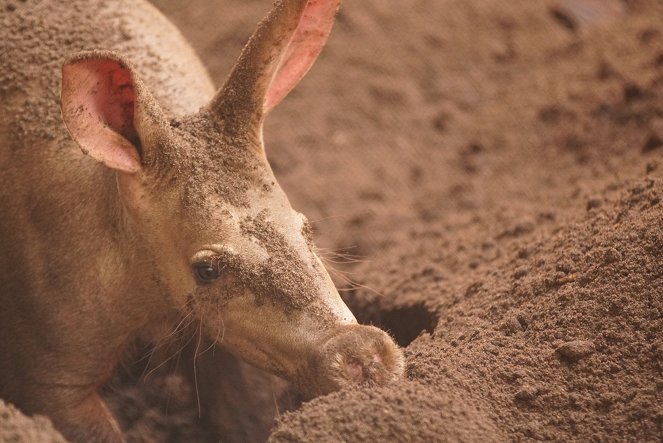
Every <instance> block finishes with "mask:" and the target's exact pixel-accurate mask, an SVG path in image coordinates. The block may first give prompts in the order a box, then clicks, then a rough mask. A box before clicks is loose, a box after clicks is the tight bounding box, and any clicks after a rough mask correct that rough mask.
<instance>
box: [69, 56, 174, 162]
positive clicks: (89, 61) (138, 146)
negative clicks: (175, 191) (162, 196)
mask: <svg viewBox="0 0 663 443" xmlns="http://www.w3.org/2000/svg"><path fill="white" fill-rule="evenodd" d="M60 108H61V111H62V118H63V120H64V123H65V125H66V126H67V129H68V131H69V133H70V134H71V137H72V138H73V139H74V140H75V141H76V142H77V143H78V144H79V145H80V147H81V149H82V150H83V152H85V153H86V154H88V155H90V156H91V157H93V158H94V159H96V160H97V161H100V162H102V163H104V164H105V165H106V166H108V167H109V168H112V169H115V170H118V171H122V172H127V173H136V172H138V171H139V170H140V169H141V167H142V164H143V160H144V158H143V157H144V155H145V152H144V151H143V149H144V146H145V138H146V137H147V136H148V135H149V133H150V132H151V129H153V128H154V127H155V126H156V125H158V124H159V122H160V121H161V120H162V119H163V117H162V116H161V115H162V114H161V110H160V109H159V107H158V105H157V104H156V102H155V101H154V99H153V98H152V96H151V95H150V94H149V92H148V91H147V90H146V89H145V87H144V86H143V84H142V82H141V81H140V80H139V79H138V78H137V77H136V75H135V73H134V71H133V69H132V68H131V67H130V66H129V65H128V64H127V63H126V62H125V61H124V60H123V59H122V58H121V57H120V56H119V55H117V54H115V53H112V52H101V51H91V52H82V53H79V54H77V55H75V56H73V57H72V58H69V59H68V60H67V61H66V62H65V63H64V65H63V66H62V90H61V95H60Z"/></svg>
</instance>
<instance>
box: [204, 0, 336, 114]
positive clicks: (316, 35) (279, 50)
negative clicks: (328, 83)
mask: <svg viewBox="0 0 663 443" xmlns="http://www.w3.org/2000/svg"><path fill="white" fill-rule="evenodd" d="M340 3H341V0H278V1H277V2H276V3H275V5H274V8H273V9H272V11H271V12H270V13H269V15H268V16H267V18H265V19H264V20H263V21H262V22H261V23H260V24H259V25H258V29H257V30H256V31H255V32H254V34H253V36H252V37H251V39H250V40H249V42H248V43H247V44H246V46H245V47H244V50H243V51H242V54H241V55H240V57H239V60H238V61H237V63H236V64H235V67H234V68H233V70H232V72H231V74H230V76H229V77H228V79H227V80H226V83H225V84H224V86H223V87H222V88H221V89H220V90H219V92H218V93H217V95H216V97H215V98H214V100H213V102H212V104H211V107H210V108H211V111H212V112H215V113H216V114H217V115H219V116H221V117H222V118H224V119H227V118H232V116H237V117H239V118H242V119H246V118H247V117H248V118H252V119H255V120H257V121H259V122H262V120H263V119H264V117H265V116H266V115H267V114H268V113H269V112H270V111H271V110H272V109H273V108H274V107H275V106H276V105H277V104H278V103H279V102H280V101H281V100H282V99H283V98H284V97H285V96H286V95H287V94H288V93H289V92H290V90H291V89H292V88H294V87H295V85H297V83H299V81H300V80H301V79H302V77H304V75H305V74H306V73H307V72H308V70H309V68H310V67H311V65H312V64H313V62H314V61H315V59H316V58H317V57H318V54H319V53H320V51H321V50H322V47H323V46H324V44H325V42H326V41H327V37H328V36H329V33H330V32H331V28H332V25H333V24H334V18H335V15H336V11H337V10H338V7H339V5H340ZM247 114H248V115H247Z"/></svg>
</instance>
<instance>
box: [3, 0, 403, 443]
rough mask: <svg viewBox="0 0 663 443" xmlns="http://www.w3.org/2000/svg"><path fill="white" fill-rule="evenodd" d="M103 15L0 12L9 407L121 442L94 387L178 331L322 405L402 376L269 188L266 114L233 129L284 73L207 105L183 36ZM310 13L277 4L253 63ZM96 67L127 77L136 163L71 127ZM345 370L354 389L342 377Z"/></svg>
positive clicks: (206, 85)
mask: <svg viewBox="0 0 663 443" xmlns="http://www.w3.org/2000/svg"><path fill="white" fill-rule="evenodd" d="M105 3H107V2H101V1H83V0H75V1H70V2H57V1H53V2H36V1H32V0H28V1H26V2H25V3H18V4H17V7H16V8H15V9H13V10H11V11H10V9H9V8H0V10H1V11H2V12H0V19H1V20H0V22H1V23H3V26H2V27H0V41H2V42H3V44H5V45H8V50H3V49H5V48H0V53H2V54H3V57H5V59H4V60H3V63H2V65H0V85H2V86H0V101H2V103H3V107H2V108H1V109H0V183H1V184H2V186H1V187H0V304H1V306H2V308H1V309H0V324H2V325H3V326H2V328H3V332H2V336H1V337H0V397H2V398H5V399H7V400H9V401H11V402H13V403H16V404H17V405H18V406H19V407H20V408H22V409H23V410H24V411H26V412H28V413H35V412H39V413H45V414H47V415H49V416H50V417H51V418H52V419H53V421H54V423H55V424H56V426H57V427H58V428H59V429H60V430H61V431H62V432H63V433H64V434H65V435H66V436H67V437H68V438H70V439H72V440H74V441H122V437H121V433H120V431H119V430H118V428H117V425H116V423H115V421H114V420H113V418H112V416H111V414H110V413H109V412H108V410H107V409H106V407H105V405H104V404H103V402H102V400H101V399H100V398H99V396H98V394H97V391H98V389H99V387H100V386H102V385H103V383H104V382H105V381H106V380H107V379H108V377H109V376H110V375H111V373H112V372H113V369H114V367H115V365H116V364H117V361H118V359H119V358H120V356H121V355H122V353H123V350H124V349H125V347H126V346H127V344H128V343H130V342H131V341H132V340H133V339H134V338H135V337H136V336H137V335H138V334H142V333H145V331H151V330H158V329H163V325H164V324H166V325H176V324H177V322H178V321H180V319H181V318H182V317H187V316H191V318H194V319H195V321H198V322H201V323H202V326H201V328H203V330H205V331H206V332H207V333H208V335H209V336H210V337H211V338H212V339H213V338H214V337H220V336H222V337H224V338H223V342H222V343H220V344H221V345H222V346H224V347H226V348H227V349H228V350H229V351H231V352H232V353H233V354H235V355H238V356H240V357H241V358H244V359H246V360H247V361H249V362H251V363H253V364H255V365H257V366H259V367H262V368H265V369H268V370H270V371H272V372H274V373H277V374H279V375H282V376H284V377H286V378H288V379H290V380H292V381H294V382H295V383H296V384H298V385H299V386H300V387H301V388H302V389H303V390H304V391H307V392H309V393H311V394H318V393H325V392H330V391H331V390H334V389H338V388H341V387H343V386H345V385H347V384H352V383H356V382H358V381H362V382H369V383H373V382H375V383H384V382H387V381H388V380H389V379H391V378H393V377H398V376H400V375H401V374H402V372H403V363H402V355H401V352H400V350H399V349H398V347H397V346H396V345H395V344H394V343H393V341H392V340H391V339H390V338H389V337H388V336H387V335H386V334H385V333H384V332H382V331H379V330H378V329H375V328H370V327H363V326H356V325H354V323H355V320H354V317H353V316H352V314H351V313H350V312H349V310H348V309H347V307H345V305H344V304H343V303H342V301H341V299H340V297H339V296H338V293H337V292H336V289H335V288H334V286H333V284H332V282H331V280H330V278H329V276H328V275H327V272H326V271H325V269H324V267H323V265H322V264H321V262H320V260H319V259H318V258H317V256H316V255H315V253H314V252H313V251H312V250H311V245H310V239H309V238H308V237H307V236H306V235H304V233H305V232H306V229H305V225H306V222H305V219H303V218H302V216H301V215H300V214H298V213H296V212H295V211H293V210H292V208H291V207H290V205H289V203H288V201H287V198H286V197H285V195H284V194H283V192H282V191H281V189H280V188H279V187H278V185H277V184H276V181H275V179H274V176H273V174H272V172H271V169H270V168H269V165H268V164H267V161H266V158H265V155H264V150H263V146H262V127H261V122H262V119H263V118H264V115H263V111H262V110H259V111H256V113H255V115H254V117H247V118H245V119H238V118H237V115H240V114H242V113H241V112H240V111H245V110H247V109H253V108H256V107H259V106H260V105H259V104H257V103H256V100H258V98H259V97H260V96H261V95H263V94H264V85H263V83H264V82H265V81H267V80H265V78H266V77H265V76H268V77H269V76H270V75H271V73H272V72H273V69H276V68H275V67H274V66H272V67H269V66H264V65H265V63H262V65H261V66H263V67H262V68H260V69H263V70H262V71H260V70H259V71H257V72H256V71H254V70H253V69H249V70H246V69H243V68H241V67H240V68H236V69H235V70H234V71H233V72H234V74H233V75H232V76H231V77H230V79H229V81H228V82H227V83H226V87H225V88H224V89H223V90H222V91H221V92H220V93H219V94H220V95H217V98H216V99H215V100H214V102H213V105H210V106H207V107H205V106H204V105H205V104H206V103H208V102H210V100H211V99H212V96H213V92H214V91H213V89H212V87H211V82H210V80H209V78H208V76H207V74H206V73H205V71H204V69H203V67H202V64H201V63H200V61H199V60H198V59H197V57H196V56H195V55H194V54H193V52H192V51H191V49H190V48H189V46H188V45H187V44H186V43H185V42H184V41H183V39H182V38H181V36H180V35H179V33H178V32H177V30H176V29H174V28H173V26H172V25H171V24H170V23H169V22H168V21H167V20H166V19H164V17H163V16H161V14H160V13H158V12H157V11H156V10H155V9H154V8H153V7H152V6H150V5H149V4H147V3H146V2H143V1H129V0H120V1H116V2H112V5H109V6H104V5H105ZM305 5H306V1H304V0H291V1H284V2H279V3H278V4H277V6H276V7H275V9H274V12H273V13H272V14H271V15H270V17H269V18H268V20H267V21H266V22H263V25H262V26H265V24H266V25H268V26H269V29H271V31H270V32H264V29H267V28H264V27H262V28H259V31H258V32H257V33H256V35H254V37H253V38H252V41H251V43H250V45H249V46H247V48H248V49H246V50H245V52H244V53H243V54H244V55H243V57H244V59H247V57H248V60H249V61H252V60H253V59H252V58H251V54H252V53H253V52H255V51H253V50H252V49H251V48H263V49H262V50H260V51H258V54H260V57H264V55H265V54H264V52H263V51H264V50H265V49H264V48H268V47H270V45H268V44H266V42H267V43H268V42H269V41H271V40H270V39H271V38H274V37H275V36H278V37H279V38H283V37H282V36H284V35H285V36H286V37H287V35H288V32H292V27H293V26H294V25H293V23H295V24H296V20H293V17H296V16H299V15H300V14H301V11H302V9H303V8H304V6H305ZM284 14H285V15H284ZM261 29H262V30H263V31H261ZM261 36H262V37H261ZM261 38H263V39H264V38H267V39H268V40H266V41H262V43H261V40H260V39H261ZM281 46H283V45H281ZM271 47H275V46H274V45H271ZM100 49H101V50H104V51H106V52H100V51H99V50H100ZM82 50H87V51H88V52H84V53H80V51H82ZM108 51H112V52H108ZM77 53H78V55H76V56H74V57H73V58H71V56H72V55H74V54H77ZM247 54H248V55H247ZM101 59H103V60H111V61H113V62H117V66H118V69H122V70H126V72H124V71H123V72H124V74H123V75H124V76H125V77H126V78H130V79H133V80H132V81H133V88H134V90H135V91H134V92H135V109H134V111H133V112H134V114H132V115H134V117H133V124H134V126H135V127H134V128H132V129H131V130H130V131H124V130H123V131H121V133H120V136H122V137H129V139H133V138H135V140H129V139H124V141H123V142H122V143H121V145H122V146H123V147H124V148H126V149H133V148H132V146H133V145H135V144H136V143H138V142H140V146H137V147H136V154H135V155H134V157H128V158H133V159H134V161H136V162H140V163H136V164H135V165H134V166H135V168H134V169H133V170H125V171H120V170H113V169H111V168H109V167H106V166H105V165H103V164H102V163H99V162H97V161H95V160H94V159H93V158H91V157H89V156H86V155H84V154H83V152H81V149H79V147H78V146H77V145H76V143H74V142H73V141H72V140H71V139H70V138H69V136H68V134H67V131H66V130H65V127H64V125H63V124H62V122H61V120H60V103H59V101H58V94H57V91H59V90H60V73H61V67H62V65H63V63H65V69H64V70H63V71H62V73H63V75H64V76H65V78H67V79H70V78H72V77H73V78H74V80H76V76H77V75H84V74H80V73H79V71H77V70H76V69H71V70H69V71H67V69H66V68H67V67H69V68H76V67H77V66H78V67H81V66H84V65H77V63H86V62H87V61H92V62H94V60H101ZM65 60H68V61H66V62H65ZM261 60H262V59H261ZM270 60H272V63H278V57H276V58H274V57H272V59H270ZM263 61H264V60H263ZM246 63H248V62H246ZM249 65H250V66H254V67H255V66H256V65H255V64H253V65H251V64H249ZM275 66H277V65H275ZM237 72H239V73H240V74H241V75H240V74H237ZM256 76H257V77H256ZM269 78H271V77H269ZM79 80H80V78H79ZM83 84H84V83H82V82H78V83H76V82H75V81H74V83H67V85H65V86H66V87H65V88H63V95H62V97H63V103H62V109H63V112H64V114H65V116H64V117H65V121H67V125H68V127H69V129H70V131H71V132H72V136H73V137H74V138H76V139H77V141H78V142H79V143H80V144H81V148H83V150H85V151H87V150H88V146H89V143H90V140H89V137H88V135H89V133H90V132H89V129H90V127H88V126H85V125H88V124H98V122H96V121H94V120H91V121H88V122H81V121H80V120H77V119H79V118H82V117H84V116H85V112H87V111H88V110H87V109H85V107H84V106H83V107H78V108H76V107H71V106H68V105H69V104H70V103H71V100H73V99H75V97H76V94H73V95H72V94H70V93H71V92H72V91H73V92H76V89H75V88H76V87H77V85H83ZM229 85H230V86H229ZM232 85H235V86H234V87H231V86H232ZM251 85H253V86H251ZM81 87H82V86H81ZM68 88H69V89H68ZM71 88H74V89H71ZM229 88H230V89H232V90H231V91H229ZM224 91H225V92H224ZM242 91H245V92H246V93H245V94H243V93H242ZM261 91H263V92H261ZM231 96H232V99H227V97H231ZM72 97H74V98H72ZM219 97H226V99H220V98H219ZM233 106H234V108H233ZM201 107H202V109H201V110H200V111H199V112H198V109H199V108H201ZM252 107H253V108H252ZM243 115H245V116H246V114H243ZM231 116H232V118H231ZM130 123H131V122H130ZM77 125H78V126H77ZM81 134H84V135H85V136H81ZM127 134H134V135H135V137H134V136H133V135H132V136H128V135H127ZM114 137H115V136H114ZM115 140H117V137H116V138H115ZM125 142H126V143H125ZM98 148H99V149H102V150H103V149H104V146H103V143H102V144H101V145H100V147H99V146H98ZM95 149H96V148H95ZM90 154H91V155H93V156H94V155H97V154H96V151H95V152H91V153H90ZM132 155H133V154H132ZM139 157H140V159H139ZM111 166H113V165H112V164H111ZM224 168H225V169H224ZM129 169H130V168H129ZM201 260H202V261H209V262H210V263H213V264H214V265H215V266H219V267H220V268H221V269H222V275H221V277H220V278H219V279H218V280H217V281H215V282H214V283H212V284H209V285H200V284H197V283H196V280H195V278H194V271H193V269H192V266H195V265H196V263H198V262H200V261H201ZM167 329H168V328H167ZM220 331H223V334H220ZM323 345H324V346H323ZM350 347H352V348H353V349H350ZM321 348H322V349H323V351H321ZM348 359H352V362H353V363H352V364H355V365H356V364H358V365H359V366H358V367H359V369H360V370H361V373H362V374H363V375H362V380H356V379H355V378H356V377H354V378H353V377H352V376H348V371H347V361H348ZM309 363H310V364H309ZM353 371H354V372H356V368H354V367H353ZM207 372H213V371H210V370H208V371H207ZM351 372H352V371H351ZM219 376H223V374H219ZM212 403H213V402H212Z"/></svg>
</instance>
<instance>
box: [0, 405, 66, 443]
mask: <svg viewBox="0 0 663 443" xmlns="http://www.w3.org/2000/svg"><path fill="white" fill-rule="evenodd" d="M0 441H2V442H17V443H20V442H26V443H27V442H37V441H38V442H43V443H66V440H65V439H64V437H62V435H60V433H59V432H58V431H56V430H55V429H54V428H53V425H52V424H51V421H50V420H49V419H48V418H46V417H42V416H34V417H27V416H25V415H23V414H22V413H21V411H19V410H18V409H16V408H15V407H13V406H12V405H8V404H6V403H5V402H3V401H2V400H0Z"/></svg>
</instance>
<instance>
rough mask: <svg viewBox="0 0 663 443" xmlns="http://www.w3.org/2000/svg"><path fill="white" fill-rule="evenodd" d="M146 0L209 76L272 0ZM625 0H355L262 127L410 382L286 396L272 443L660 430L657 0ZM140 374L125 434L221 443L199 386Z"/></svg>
mask: <svg viewBox="0 0 663 443" xmlns="http://www.w3.org/2000/svg"><path fill="white" fill-rule="evenodd" d="M155 3H156V4H157V6H158V7H159V8H160V9H161V10H162V11H164V12H165V13H166V15H168V16H169V17H170V18H171V19H172V20H173V21H174V22H175V23H176V24H177V25H178V26H179V27H180V29H181V30H182V31H183V33H184V34H185V36H187V37H188V38H189V39H190V41H191V42H192V44H193V45H194V47H195V48H196V50H197V51H198V53H199V54H200V55H201V58H202V59H203V61H204V62H205V63H206V65H207V66H208V67H209V69H210V72H211V73H212V75H213V78H215V79H217V81H218V83H221V82H222V80H223V78H224V76H225V75H226V73H227V72H228V70H229V69H230V67H231V66H232V64H233V62H234V59H235V58H236V56H237V54H238V52H239V50H240V48H241V46H242V45H243V43H244V42H245V41H246V38H247V37H248V35H249V34H250V32H251V31H252V29H253V27H254V26H255V23H256V22H257V21H258V20H259V19H260V17H262V16H263V15H264V13H265V12H266V11H267V9H268V8H269V4H268V3H269V2H265V1H262V0H250V1H249V0H193V1H191V2H187V4H186V6H184V4H183V3H182V2H177V1H174V0H156V1H155ZM561 3H564V2H561ZM613 4H614V5H616V8H614V9H611V10H610V11H609V13H606V14H605V16H598V17H594V18H593V19H592V18H591V17H590V18H589V19H587V20H585V19H584V18H578V16H574V15H573V14H570V13H568V12H566V10H565V9H564V8H553V7H552V6H551V5H552V2H546V1H537V2H533V1H530V0H513V1H505V0H416V1H412V2H407V5H400V2H388V1H383V0H364V1H346V2H345V4H344V6H343V9H342V12H341V13H340V15H339V17H338V23H337V26H336V28H335V30H334V32H333V34H332V37H331V40H330V42H329V45H328V47H327V48H326V50H325V51H324V52H323V54H322V56H321V58H320V60H319V62H318V63H317V64H316V65H315V66H314V68H313V70H312V71H311V72H310V74H309V75H308V77H307V78H306V79H305V80H304V81H303V82H302V83H301V85H300V86H299V87H298V88H297V89H296V90H295V91H294V92H293V93H292V94H291V96H289V97H288V98H287V99H286V100H285V101H284V102H283V103H282V104H281V105H280V106H279V107H278V108H277V110H276V111H275V112H274V114H273V115H272V116H271V117H270V120H269V122H268V126H267V129H266V134H265V140H266V143H267V147H268V154H269V157H270V159H271V161H272V164H273V167H274V170H275V173H276V175H277V177H278V179H279V181H280V183H281V185H282V186H283V187H284V188H285V190H286V192H287V193H288V195H289V196H290V198H291V201H292V203H293V206H294V207H295V208H297V209H299V210H301V211H302V212H304V213H305V214H306V215H307V216H308V217H309V218H310V219H311V220H312V221H314V222H315V226H316V229H317V232H316V239H317V242H318V244H319V245H320V247H321V249H322V251H323V254H324V255H326V256H327V257H328V260H329V266H331V267H334V268H336V269H337V272H335V274H336V279H337V283H338V285H339V287H341V288H343V289H344V292H343V293H344V297H345V299H346V301H347V302H348V304H349V305H350V306H351V307H352V308H353V310H354V312H355V313H356V315H357V317H358V318H359V319H360V320H361V321H364V322H370V323H374V324H377V325H380V326H382V327H384V328H387V329H389V330H390V331H391V332H392V334H393V335H394V336H395V338H396V339H397V340H398V342H399V343H400V344H401V345H403V346H406V357H407V365H408V366H407V367H408V371H407V374H408V376H407V380H404V381H403V382H402V383H399V384H397V385H395V386H390V387H385V388H381V389H370V388H363V389H357V390H352V391H345V392H339V393H336V394H333V395H329V396H325V397H322V398H318V399H316V400H313V401H311V402H307V403H304V404H303V405H302V406H301V407H299V408H298V409H297V410H295V411H292V412H287V413H283V412H281V414H280V415H279V417H278V420H277V423H276V425H275V427H274V428H273V430H272V431H271V436H270V441H273V442H286V441H287V442H292V441H302V442H303V441H316V442H324V441H371V440H372V441H488V440H490V441H528V440H552V441H640V442H656V441H661V439H663V407H662V406H661V405H663V260H662V258H663V206H662V204H661V197H662V196H663V165H662V162H663V3H661V2H659V1H657V0H624V1H623V2H614V3H613ZM128 373H129V374H130V373H131V371H128ZM134 381H135V380H134V379H133V378H132V377H131V376H130V375H129V376H127V375H126V374H124V375H118V377H116V380H115V386H114V388H113V389H114V391H112V392H111V393H110V394H109V396H110V397H111V402H112V404H113V405H114V408H115V409H116V410H117V411H120V413H121V414H124V415H123V416H122V417H123V425H124V427H125V429H127V435H128V436H129V437H130V438H131V439H136V440H140V439H146V438H148V436H151V438H153V439H154V440H156V441H162V440H168V439H169V440H170V441H184V439H187V440H192V439H193V440H198V441H204V440H209V441H214V437H213V434H212V431H211V428H210V427H209V425H207V424H205V423H202V422H199V421H198V420H197V411H196V401H195V394H194V392H193V389H192V387H191V386H186V385H182V381H181V379H179V378H177V376H164V377H155V378H154V379H153V381H148V382H145V383H142V384H139V385H138V387H133V385H134ZM165 394H168V395H169V398H171V400H169V402H170V403H169V404H170V405H171V406H169V407H164V406H163V403H164V401H165V400H164V395H165ZM289 395H290V396H291V397H288V398H289V400H288V401H286V402H285V403H283V404H286V406H285V408H286V409H287V408H296V407H298V406H299V403H298V401H297V399H296V397H292V396H293V394H289ZM173 398H174V399H175V400H174V404H175V405H176V406H175V407H173V406H172V404H173V400H172V399H173ZM293 398H294V400H293ZM127 405H129V406H127ZM279 410H280V411H283V408H279ZM127 411H131V412H127ZM271 413H272V412H271V409H270V411H267V412H266V414H271ZM268 418H269V417H268ZM269 422H270V420H267V423H269ZM261 426H264V425H261ZM262 432H267V429H261V430H258V431H256V433H255V434H254V435H263V434H261V433H262Z"/></svg>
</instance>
